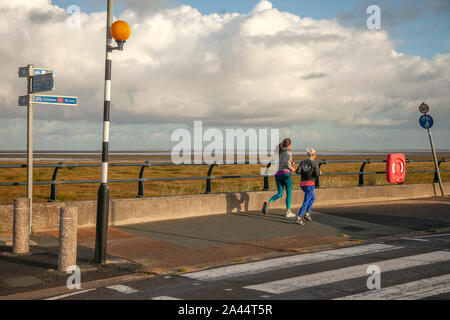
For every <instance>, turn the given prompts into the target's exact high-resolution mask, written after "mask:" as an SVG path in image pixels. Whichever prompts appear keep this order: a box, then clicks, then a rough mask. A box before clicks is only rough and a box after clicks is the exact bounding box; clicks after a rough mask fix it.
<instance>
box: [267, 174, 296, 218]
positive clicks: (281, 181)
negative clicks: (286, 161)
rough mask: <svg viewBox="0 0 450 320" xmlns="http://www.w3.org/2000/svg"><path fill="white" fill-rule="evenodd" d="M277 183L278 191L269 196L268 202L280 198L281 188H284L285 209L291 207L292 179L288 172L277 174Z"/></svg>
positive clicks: (281, 194)
mask: <svg viewBox="0 0 450 320" xmlns="http://www.w3.org/2000/svg"><path fill="white" fill-rule="evenodd" d="M275 181H276V183H277V189H278V193H277V194H276V195H274V196H273V197H272V198H270V200H269V202H270V203H272V202H274V201H275V200H278V199H280V198H281V197H282V196H283V189H284V188H285V189H286V210H289V209H290V208H291V196H292V180H291V174H290V173H284V174H281V175H279V176H275Z"/></svg>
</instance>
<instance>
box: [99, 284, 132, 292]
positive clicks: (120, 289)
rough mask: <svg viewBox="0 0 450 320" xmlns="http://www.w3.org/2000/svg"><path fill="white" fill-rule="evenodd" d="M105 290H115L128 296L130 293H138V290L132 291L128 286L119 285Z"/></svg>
mask: <svg viewBox="0 0 450 320" xmlns="http://www.w3.org/2000/svg"><path fill="white" fill-rule="evenodd" d="M106 288H108V289H112V290H116V291H118V292H120V293H124V294H130V293H136V292H138V290H136V289H133V288H130V287H128V286H124V285H121V284H117V285H114V286H109V287H106Z"/></svg>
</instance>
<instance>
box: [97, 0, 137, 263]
mask: <svg viewBox="0 0 450 320" xmlns="http://www.w3.org/2000/svg"><path fill="white" fill-rule="evenodd" d="M113 7H114V0H108V7H107V21H106V60H105V92H104V97H105V99H104V105H103V143H102V167H101V168H102V169H101V183H100V187H99V189H98V195H97V225H96V234H95V262H96V263H98V264H103V263H105V260H106V237H107V230H108V212H109V189H108V147H109V118H110V108H111V67H112V52H113V50H123V45H124V43H125V41H126V40H127V39H128V37H129V36H130V32H131V31H130V27H129V25H128V24H127V23H126V22H124V21H116V22H115V23H112V20H113ZM113 37H114V38H115V40H116V41H117V44H118V46H117V47H114V48H113V46H112V38H113Z"/></svg>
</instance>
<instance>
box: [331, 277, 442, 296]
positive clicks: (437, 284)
mask: <svg viewBox="0 0 450 320" xmlns="http://www.w3.org/2000/svg"><path fill="white" fill-rule="evenodd" d="M448 292H450V274H446V275H443V276H439V277H433V278H428V279H422V280H418V281H413V282H408V283H404V284H400V285H396V286H392V287H386V288H381V289H380V290H371V291H366V292H363V293H359V294H355V295H351V296H346V297H342V298H338V299H335V300H418V299H423V298H427V297H432V296H437V295H439V294H444V293H448Z"/></svg>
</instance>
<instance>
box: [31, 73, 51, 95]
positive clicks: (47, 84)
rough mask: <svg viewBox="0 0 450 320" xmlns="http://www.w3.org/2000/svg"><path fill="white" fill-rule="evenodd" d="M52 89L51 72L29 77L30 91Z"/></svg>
mask: <svg viewBox="0 0 450 320" xmlns="http://www.w3.org/2000/svg"><path fill="white" fill-rule="evenodd" d="M53 89H55V80H54V79H53V74H52V73H47V74H43V75H40V76H34V77H32V78H31V92H42V91H52V90H53Z"/></svg>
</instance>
